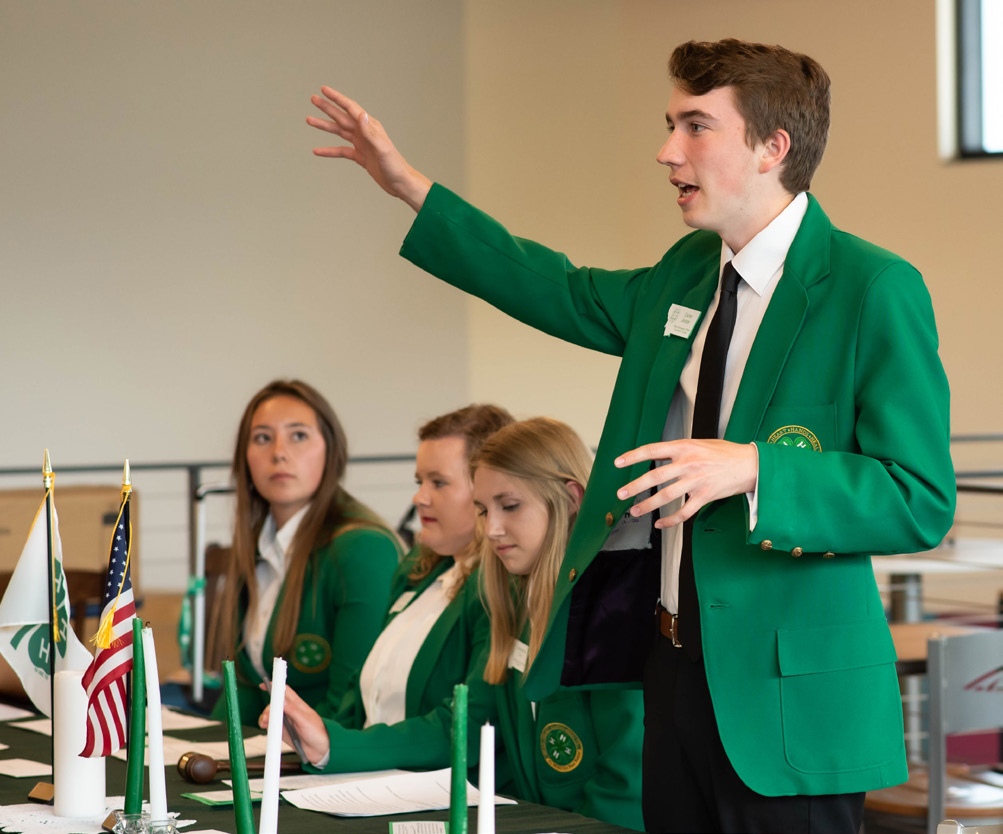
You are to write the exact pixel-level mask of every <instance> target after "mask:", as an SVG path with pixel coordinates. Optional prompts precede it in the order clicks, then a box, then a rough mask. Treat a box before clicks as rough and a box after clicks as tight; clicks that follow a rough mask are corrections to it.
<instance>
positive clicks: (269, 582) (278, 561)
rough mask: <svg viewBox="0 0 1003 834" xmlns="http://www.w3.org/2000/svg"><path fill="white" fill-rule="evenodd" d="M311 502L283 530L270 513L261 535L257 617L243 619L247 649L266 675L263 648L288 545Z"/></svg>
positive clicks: (283, 572)
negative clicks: (276, 525) (277, 525)
mask: <svg viewBox="0 0 1003 834" xmlns="http://www.w3.org/2000/svg"><path fill="white" fill-rule="evenodd" d="M309 506H310V505H309V504H307V506H306V507H303V508H302V509H301V510H299V511H297V513H296V514H295V515H294V516H293V517H292V518H290V519H289V520H288V521H287V522H286V523H285V524H283V525H282V529H281V530H276V529H275V519H274V518H272V514H271V513H269V514H268V518H266V519H265V523H264V526H262V528H261V533H260V534H259V535H258V556H259V557H260V558H259V560H258V564H257V565H256V566H255V569H254V575H255V578H256V579H257V581H258V607H257V610H256V611H255V613H254V617H247V618H246V619H245V620H244V651H246V652H247V657H248V659H249V660H250V661H251V665H252V666H254V669H255V671H256V672H257V673H258V674H259V675H261V677H265V676H266V671H267V670H266V669H265V662H264V651H265V636H266V635H267V634H268V624H269V623H270V622H271V621H272V613H273V612H274V611H275V602H276V600H277V599H278V598H279V591H281V590H282V583H283V582H284V581H285V579H286V571H287V570H288V568H289V559H288V552H289V545H290V544H292V541H293V537H294V536H295V535H296V531H297V530H298V529H299V526H300V522H301V521H302V520H303V517H304V516H305V515H306V511H307V509H308V508H309Z"/></svg>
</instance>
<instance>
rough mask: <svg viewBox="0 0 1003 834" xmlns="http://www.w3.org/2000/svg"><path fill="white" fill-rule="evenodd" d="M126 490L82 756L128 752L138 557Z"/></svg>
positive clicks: (89, 677) (87, 678) (90, 679)
mask: <svg viewBox="0 0 1003 834" xmlns="http://www.w3.org/2000/svg"><path fill="white" fill-rule="evenodd" d="M130 491H131V490H129V489H127V488H123V490H122V505H121V507H120V509H119V511H118V521H117V522H116V523H115V532H114V533H112V536H111V545H110V546H109V548H108V577H107V579H106V580H105V586H104V594H103V598H102V603H101V619H100V623H101V625H100V627H99V628H98V633H97V634H96V635H94V642H95V643H96V644H97V647H98V652H97V655H95V657H94V662H93V663H91V665H90V668H88V669H87V671H86V672H84V678H83V686H84V689H85V690H86V691H87V741H86V742H85V744H84V749H83V752H82V753H81V754H80V755H81V756H110V755H111V754H112V753H114V752H115V751H116V750H121V749H122V748H123V747H124V746H125V741H126V733H125V725H126V718H125V717H126V712H127V707H126V698H125V684H126V681H127V680H128V677H129V672H131V671H132V618H133V617H135V616H136V602H135V599H134V598H133V595H132V579H131V578H130V571H129V555H130V553H131V551H132V524H131V523H130V521H129V492H130Z"/></svg>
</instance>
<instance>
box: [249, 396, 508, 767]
mask: <svg viewBox="0 0 1003 834" xmlns="http://www.w3.org/2000/svg"><path fill="white" fill-rule="evenodd" d="M511 422H512V417H511V415H509V413H508V412H507V411H505V410H504V409H501V408H498V407H497V406H491V405H471V406H467V407H466V408H462V409H460V410H459V411H454V412H451V413H449V414H444V415H443V416H441V417H437V418H436V419H434V420H432V421H431V422H429V423H426V424H425V425H424V426H422V428H421V429H420V430H419V432H418V438H419V440H420V444H419V446H418V455H417V461H416V472H415V478H416V481H417V484H418V491H417V492H416V493H415V495H414V499H413V501H414V504H415V507H417V509H418V515H419V517H420V519H421V533H420V538H419V541H420V544H419V545H418V546H417V547H416V548H415V549H414V550H413V551H412V552H411V554H409V556H408V557H407V558H406V559H405V561H404V562H403V563H402V564H401V566H400V568H399V569H398V571H397V573H396V575H395V577H394V582H393V591H392V593H391V597H390V598H391V600H392V601H393V602H392V604H391V606H390V610H389V611H388V612H387V618H386V625H385V626H384V628H383V631H382V633H381V634H380V636H379V638H378V639H377V640H376V643H375V645H374V646H373V648H372V651H371V652H370V653H369V657H368V658H367V659H366V662H365V664H364V666H363V667H362V672H361V674H360V675H359V678H358V680H357V681H356V684H355V686H354V687H353V688H352V690H351V691H349V693H348V694H347V695H346V697H345V699H344V701H343V702H342V708H341V710H340V712H339V713H338V714H337V715H336V716H334V718H333V719H330V718H324V717H322V716H320V715H318V714H317V712H316V711H315V710H312V709H310V708H309V706H308V705H306V704H304V702H303V699H302V698H300V697H299V696H298V695H297V693H296V692H295V691H294V689H295V687H293V688H289V689H287V690H286V699H285V714H286V715H287V716H288V717H289V719H290V720H291V721H292V723H293V726H294V728H295V729H296V731H297V733H298V734H299V736H300V740H301V741H302V743H303V750H304V753H305V754H306V757H307V759H308V760H309V761H310V762H311V763H312V764H313V765H314V766H316V767H318V768H319V769H321V770H323V771H326V772H345V771H362V770H383V769H386V768H395V767H400V768H424V769H434V768H440V767H447V766H448V765H449V762H450V732H451V729H452V706H451V702H452V697H453V686H454V685H455V684H457V683H462V682H465V683H466V684H467V685H468V687H469V692H468V710H469V718H470V725H471V726H472V727H476V726H478V725H480V724H483V723H484V722H485V721H488V720H490V721H491V722H492V723H494V722H495V709H496V702H495V695H494V692H493V691H492V690H493V687H491V686H489V685H488V684H487V683H486V682H485V680H484V664H485V662H486V660H487V654H488V648H489V644H490V625H489V623H488V619H487V614H486V612H485V610H484V606H483V604H482V602H481V599H480V595H479V592H478V582H477V578H476V569H477V565H478V561H479V558H480V549H479V547H478V546H477V543H476V541H475V531H476V527H477V521H476V516H475V514H474V503H473V493H472V490H473V483H472V481H471V479H470V461H471V458H472V457H473V456H474V455H476V454H477V453H478V452H479V451H480V448H481V445H482V444H483V443H484V441H485V440H486V439H487V438H488V437H489V436H490V435H491V434H493V433H494V432H495V431H497V430H498V429H500V428H502V427H503V426H506V425H508V424H509V423H511ZM268 721H269V715H268V711H267V710H266V712H265V713H264V714H262V716H261V720H260V721H259V724H260V726H261V727H262V728H267V727H268ZM468 738H469V740H470V743H469V751H468V762H469V764H470V766H471V768H474V766H475V765H476V763H477V754H478V749H479V744H480V739H479V733H474V732H471V733H469V734H468ZM502 778H504V777H502Z"/></svg>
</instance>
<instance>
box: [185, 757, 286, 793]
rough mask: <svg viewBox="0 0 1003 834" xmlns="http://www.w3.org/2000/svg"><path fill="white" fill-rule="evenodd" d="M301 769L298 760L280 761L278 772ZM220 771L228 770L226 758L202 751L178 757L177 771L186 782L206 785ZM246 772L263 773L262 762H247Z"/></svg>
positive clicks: (228, 764) (263, 766)
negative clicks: (217, 757) (216, 757)
mask: <svg viewBox="0 0 1003 834" xmlns="http://www.w3.org/2000/svg"><path fill="white" fill-rule="evenodd" d="M302 770H303V768H302V766H301V765H300V763H299V762H282V763H280V764H279V772H280V773H300V772H301V771H302ZM220 772H223V773H229V772H230V762H229V761H227V760H226V759H223V760H220V759H214V758H213V757H212V756H207V755H205V754H204V753H196V752H194V751H191V752H189V753H185V754H184V755H183V756H182V757H181V758H180V759H178V773H180V774H181V778H182V779H184V780H185V781H186V782H194V783H195V784H196V785H207V784H209V783H210V782H211V781H212V780H213V779H215V778H216V775H217V774H218V773H220ZM247 772H248V773H264V772H265V763H264V762H248V763H247Z"/></svg>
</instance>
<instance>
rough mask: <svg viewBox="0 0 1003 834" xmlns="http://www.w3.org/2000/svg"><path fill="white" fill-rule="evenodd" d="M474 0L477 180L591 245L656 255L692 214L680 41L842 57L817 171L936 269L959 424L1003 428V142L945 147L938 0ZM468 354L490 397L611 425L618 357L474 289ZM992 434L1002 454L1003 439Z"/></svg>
mask: <svg viewBox="0 0 1003 834" xmlns="http://www.w3.org/2000/svg"><path fill="white" fill-rule="evenodd" d="M465 9H466V13H467V22H466V34H467V38H466V43H465V47H466V56H467V64H468V84H467V105H468V106H467V111H466V112H467V120H468V135H469V143H468V175H467V181H468V183H469V188H468V194H469V195H470V197H471V198H472V199H473V201H474V202H476V203H478V204H479V205H481V206H483V207H485V208H487V209H488V210H489V211H490V212H493V213H494V214H495V215H496V216H497V217H498V218H499V219H500V220H501V221H502V222H504V223H506V224H507V225H508V226H509V227H510V228H511V229H512V230H513V231H514V232H516V233H517V234H522V235H525V236H527V237H531V238H534V239H538V240H541V241H542V242H545V243H548V244H550V245H553V246H555V247H556V248H558V249H561V250H563V251H565V252H566V253H567V254H568V255H569V257H570V258H571V259H572V261H574V262H576V263H580V264H590V265H595V266H616V267H625V266H626V267H636V266H643V265H646V264H650V263H653V262H654V261H655V260H657V258H658V257H660V255H661V254H662V253H663V252H664V251H665V250H666V249H667V248H668V247H669V246H670V245H671V244H672V243H673V242H675V240H677V239H678V238H679V237H680V236H681V235H682V234H684V233H685V232H686V231H688V230H687V229H686V228H685V227H684V226H683V224H682V223H681V222H680V220H679V212H678V209H677V207H676V206H675V204H674V203H675V190H674V189H673V188H672V186H671V185H670V184H669V183H668V173H667V171H666V169H664V168H660V167H659V166H658V165H657V164H656V163H655V160H654V157H655V153H656V151H657V150H658V148H659V146H660V145H661V143H662V142H663V141H664V139H665V125H664V115H663V114H664V109H665V104H666V102H667V100H668V95H669V84H668V81H667V78H666V61H667V59H668V56H669V54H670V52H671V50H672V48H673V47H674V46H676V45H677V44H679V43H681V42H683V41H686V40H689V39H691V38H694V39H699V40H716V39H718V38H722V37H729V36H731V37H739V38H744V39H748V40H756V41H765V42H772V43H782V44H784V45H785V46H788V47H790V48H792V49H795V50H798V51H802V52H806V53H808V54H810V55H812V56H814V57H815V58H817V59H818V60H819V61H820V62H821V63H822V65H823V66H824V67H825V68H826V70H827V71H828V72H829V74H830V76H831V77H832V82H833V106H832V115H833V124H832V130H831V134H830V139H829V146H828V150H827V152H826V156H825V159H824V160H823V162H822V166H821V168H820V170H819V172H818V175H817V176H816V178H815V182H814V184H813V191H814V193H815V194H816V196H817V197H818V198H819V199H820V200H821V202H822V205H823V207H824V208H825V210H826V211H827V212H828V213H829V216H830V218H831V219H832V220H833V222H834V223H836V224H837V225H839V226H841V227H842V228H844V229H846V230H848V231H851V232H853V233H855V234H858V235H860V236H862V237H864V238H867V239H869V240H872V241H874V242H875V243H878V244H879V245H882V246H885V247H886V248H889V249H892V250H893V251H896V252H898V253H899V254H901V255H903V256H904V257H906V258H907V259H908V260H910V261H912V262H913V263H914V264H915V265H916V266H917V267H918V268H919V269H920V270H921V271H922V272H923V273H924V275H925V278H926V282H927V285H928V287H929V289H930V291H931V294H932V296H933V301H934V306H935V310H936V314H937V321H938V327H939V331H940V336H941V356H942V359H943V361H944V364H945V367H946V369H947V372H948V376H949V378H950V381H951V386H952V396H953V400H952V414H953V428H954V430H955V431H957V432H989V431H999V430H1000V428H1001V420H1000V417H1001V414H1003V369H1001V366H1000V363H999V362H998V361H997V356H998V354H999V348H998V332H999V319H1000V312H999V310H1000V306H999V303H998V299H999V298H1000V297H1001V295H1000V290H999V284H1000V280H1001V277H1003V274H1001V263H1003V260H1001V258H1000V255H999V237H1000V234H999V226H1000V218H1001V212H1000V194H1001V193H1003V161H1000V160H985V161H966V162H957V163H944V162H942V161H941V160H940V159H939V158H938V154H937V124H936V63H935V57H936V29H935V3H934V0H924V1H923V2H916V0H882V2H880V3H875V2H873V0H845V2H841V3H806V2H804V1H803V0H755V2H749V0H715V2H712V3H694V2H691V1H690V0H548V2H545V3H540V2H536V0H506V2H482V0H468V1H467V3H466V5H465ZM470 354H471V362H472V365H471V373H472V383H471V384H472V392H473V396H474V397H475V398H480V397H484V396H488V395H492V396H496V397H498V398H499V399H500V400H502V401H503V402H505V403H506V404H508V405H510V406H511V407H512V408H514V409H515V410H517V411H519V412H520V413H522V414H529V413H545V414H552V415H555V416H558V417H561V418H563V419H565V420H567V421H569V422H570V423H572V425H574V426H576V427H577V428H579V429H580V430H581V431H582V432H583V433H584V434H585V435H586V437H587V439H589V440H590V441H592V442H595V440H597V439H598V434H599V430H600V428H601V425H602V421H603V418H604V416H605V410H606V407H607V404H608V397H609V394H610V392H611V390H612V379H613V376H614V374H615V362H614V361H612V360H610V359H608V358H606V357H602V356H598V355H595V354H591V353H590V352H588V351H585V350H582V349H580V348H573V347H570V346H568V345H565V344H559V343H557V342H555V341H554V340H552V339H548V338H546V337H543V336H540V335H539V334H536V333H533V332H531V331H529V330H528V329H527V328H525V327H523V326H522V325H519V324H516V323H514V322H512V321H510V320H508V319H505V318H504V317H503V316H501V315H500V314H499V313H497V312H495V311H493V310H490V309H488V308H487V307H486V306H485V305H483V304H482V303H480V302H477V301H472V302H470ZM999 445H1000V444H997V446H999ZM980 452H985V448H984V447H983V448H982V449H981V450H980ZM990 454H993V455H994V456H995V460H996V461H997V462H998V461H999V459H1000V457H1001V455H1000V450H995V451H994V452H990Z"/></svg>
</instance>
